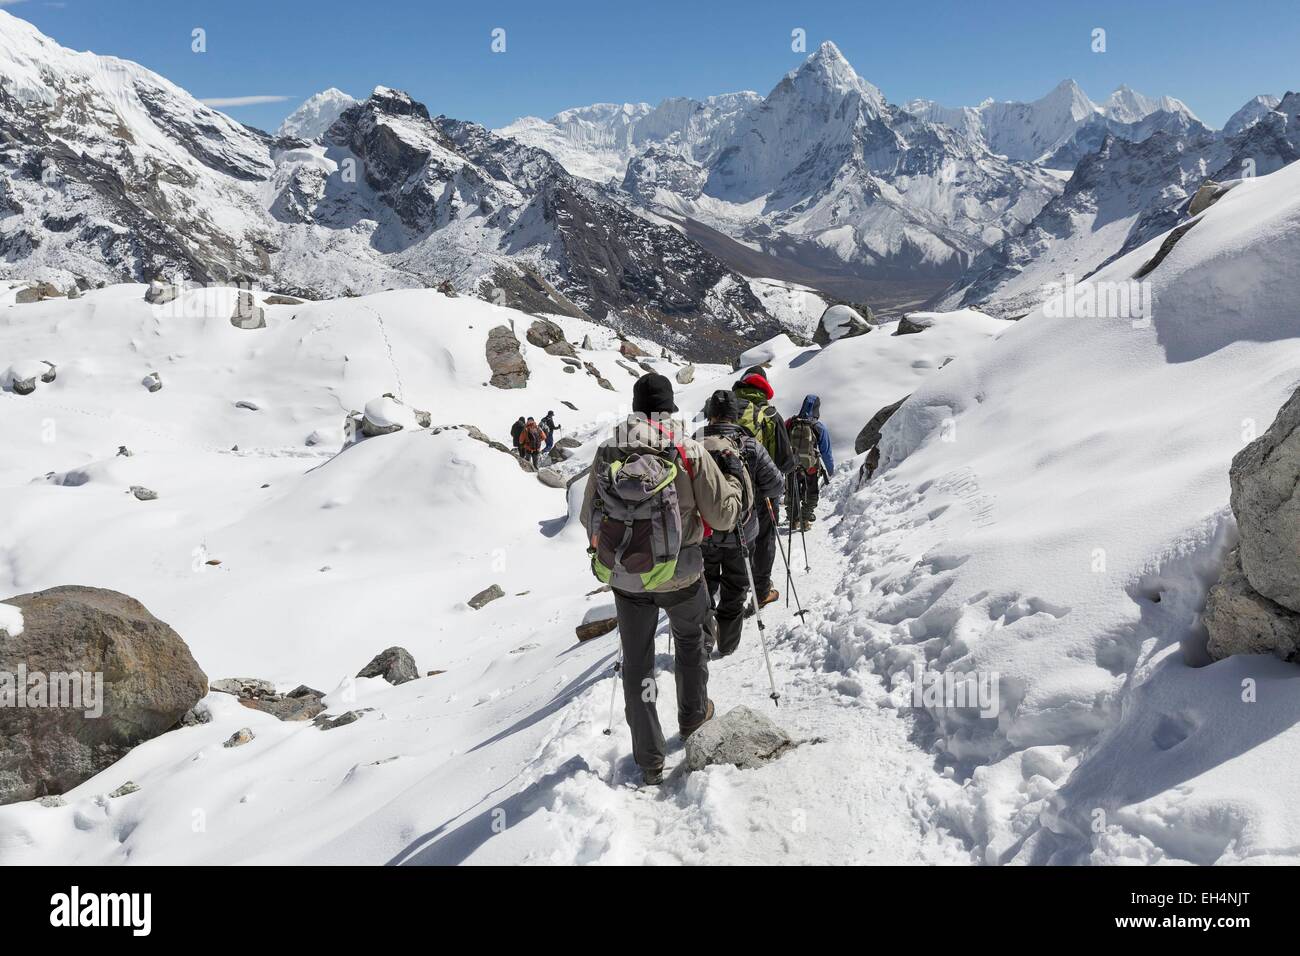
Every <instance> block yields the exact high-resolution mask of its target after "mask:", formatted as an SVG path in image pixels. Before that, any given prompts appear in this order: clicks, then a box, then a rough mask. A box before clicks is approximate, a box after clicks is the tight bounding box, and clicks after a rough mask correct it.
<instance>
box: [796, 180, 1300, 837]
mask: <svg viewBox="0 0 1300 956" xmlns="http://www.w3.org/2000/svg"><path fill="white" fill-rule="evenodd" d="M1160 241H1161V240H1160V239H1156V240H1153V241H1152V242H1151V243H1149V244H1148V245H1146V246H1145V247H1143V248H1142V249H1139V250H1136V251H1135V252H1133V253H1132V254H1130V255H1128V256H1126V257H1125V258H1123V259H1121V260H1118V261H1117V262H1115V263H1113V264H1112V265H1111V266H1109V267H1108V268H1107V269H1105V270H1103V271H1102V272H1101V273H1100V274H1098V275H1097V276H1096V277H1095V279H1096V280H1097V281H1098V282H1120V281H1126V280H1128V279H1129V278H1130V277H1131V276H1132V275H1133V274H1134V273H1135V272H1137V270H1138V269H1139V267H1140V266H1141V265H1142V264H1143V263H1144V262H1146V261H1147V260H1149V259H1150V258H1151V256H1152V255H1153V254H1154V253H1155V251H1156V249H1157V248H1158V247H1159V245H1160ZM1148 279H1149V281H1150V282H1151V293H1152V295H1153V300H1152V301H1153V303H1154V305H1153V310H1152V315H1151V318H1150V321H1147V322H1144V321H1142V320H1141V319H1139V320H1138V321H1136V322H1134V321H1130V320H1129V319H1127V318H1052V317H1048V316H1046V315H1044V314H1043V312H1042V311H1041V310H1040V311H1038V312H1035V313H1033V314H1031V315H1030V316H1028V317H1026V318H1025V319H1024V320H1022V321H1021V322H1020V323H1018V324H1017V325H1016V326H1015V327H1013V328H1011V329H1009V330H1008V331H1006V332H1005V333H1004V334H1003V335H1001V336H1000V338H999V339H998V340H997V341H996V342H995V343H993V344H991V345H990V346H989V347H987V348H986V349H983V350H977V351H975V352H973V353H971V354H969V355H963V356H962V358H961V360H960V361H958V362H957V363H955V364H954V365H953V366H952V367H951V368H948V369H945V370H944V372H943V373H942V374H940V375H937V376H933V377H930V378H928V379H927V380H926V381H925V382H924V383H923V384H921V385H920V386H919V387H918V388H917V389H916V390H915V392H914V393H913V395H912V398H911V399H910V400H909V401H908V402H906V403H905V404H904V405H903V407H902V408H901V409H900V410H899V412H898V413H896V414H895V415H894V417H893V418H891V419H890V421H889V422H888V424H887V425H886V427H885V430H884V434H883V436H882V439H881V443H880V448H881V451H882V455H883V458H882V460H883V462H884V464H885V466H886V468H887V469H888V470H886V471H885V473H884V474H883V476H882V477H880V478H878V479H877V480H876V481H875V482H873V483H872V484H871V485H869V486H868V487H867V488H866V489H864V490H862V491H861V492H858V493H856V494H854V493H852V492H851V490H850V489H841V494H840V498H841V502H842V505H841V506H842V509H843V513H844V516H845V520H844V522H843V523H842V524H841V526H840V527H839V528H838V529H837V530H836V535H837V537H838V538H839V539H840V541H841V542H842V544H843V546H844V547H845V549H846V550H848V551H849V552H850V553H851V561H852V571H851V572H850V574H849V575H848V577H847V578H846V581H845V586H844V588H843V593H842V595H841V597H840V600H839V603H838V606H836V607H834V608H832V609H830V610H829V611H828V612H827V615H826V620H824V621H822V622H821V623H820V625H819V626H818V628H817V630H816V633H815V634H812V635H807V636H806V637H805V640H806V641H807V649H808V651H809V653H810V654H812V655H813V659H814V663H815V664H820V665H822V666H825V667H828V668H835V669H841V670H844V671H846V672H849V673H850V674H852V672H854V671H856V670H858V669H861V668H873V669H876V670H879V671H881V672H883V673H885V674H887V675H889V677H890V680H891V681H892V682H893V684H894V686H895V692H894V698H895V703H896V705H898V706H900V707H909V706H910V705H911V704H912V702H913V695H912V684H913V680H914V677H913V674H914V671H913V668H916V667H919V668H922V669H924V670H926V671H928V672H930V674H931V677H930V678H927V680H928V679H932V677H933V675H934V674H935V673H948V674H949V675H957V674H964V673H966V672H971V676H972V677H988V678H992V679H993V680H995V682H996V687H997V690H998V697H999V700H998V703H997V708H996V717H990V718H981V717H979V716H978V714H977V713H976V712H975V710H974V708H969V707H968V708H965V709H955V708H949V707H942V706H925V707H923V708H922V709H923V710H924V711H925V712H926V713H927V714H928V716H929V718H930V719H931V722H932V726H931V731H932V733H931V739H932V740H933V749H934V750H935V751H936V753H937V754H939V755H940V757H941V760H942V762H944V763H946V764H948V765H950V766H951V768H952V773H953V778H954V779H953V780H948V781H936V783H935V786H934V787H933V788H932V791H931V799H932V801H933V802H934V803H935V804H936V805H938V806H939V807H941V808H942V810H943V813H944V815H945V817H946V818H947V819H948V821H949V822H950V824H951V825H952V826H954V827H955V828H956V829H957V830H958V831H960V832H962V833H964V834H965V835H966V836H967V837H968V838H969V839H970V840H971V841H973V842H974V843H975V844H976V845H977V846H982V847H984V848H985V853H984V856H985V859H986V860H987V861H988V862H1007V861H1011V860H1016V861H1021V862H1035V863H1041V862H1054V863H1076V862H1086V861H1092V862H1098V863H1113V862H1121V861H1137V862H1157V861H1161V860H1183V861H1191V862H1195V863H1214V862H1235V861H1243V860H1251V861H1254V862H1257V861H1262V860H1270V859H1271V860H1275V861H1277V860H1283V859H1284V860H1287V861H1294V859H1295V857H1296V856H1297V855H1298V854H1300V851H1297V849H1296V847H1297V846H1300V821H1297V820H1296V818H1295V814H1294V813H1293V812H1292V810H1291V808H1290V803H1291V800H1292V795H1293V794H1294V793H1295V792H1296V791H1297V789H1300V758H1297V756H1296V755H1297V754H1298V753H1300V694H1298V693H1297V692H1296V679H1297V677H1300V671H1297V670H1296V669H1295V668H1294V667H1293V666H1290V665H1285V664H1282V663H1280V662H1278V661H1276V660H1274V659H1271V658H1264V657H1243V658H1233V659H1230V660H1226V661H1222V662H1220V663H1216V664H1213V665H1210V666H1197V665H1203V664H1205V661H1206V656H1205V653H1204V640H1205V635H1204V631H1203V629H1202V628H1201V626H1200V624H1199V620H1198V615H1199V611H1200V609H1201V607H1202V606H1203V602H1204V594H1205V590H1206V587H1207V586H1208V584H1209V583H1212V581H1213V579H1214V577H1215V576H1216V575H1217V573H1218V567H1219V559H1220V556H1221V554H1222V552H1223V550H1225V549H1226V548H1227V547H1228V546H1229V545H1230V544H1231V539H1232V536H1233V533H1234V529H1233V528H1232V526H1231V516H1230V513H1229V511H1228V508H1227V503H1228V490H1229V489H1228V467H1229V463H1230V462H1231V460H1232V457H1233V455H1234V454H1235V453H1236V452H1237V451H1238V450H1240V449H1241V447H1242V446H1243V445H1244V444H1246V443H1247V442H1248V441H1250V440H1251V439H1252V438H1253V437H1254V435H1255V434H1256V433H1258V432H1262V431H1263V430H1264V429H1265V428H1266V427H1267V426H1268V423H1269V422H1271V421H1272V420H1273V417H1274V415H1275V413H1276V412H1277V409H1278V408H1279V407H1280V406H1281V405H1282V403H1283V402H1284V401H1285V400H1286V399H1287V398H1288V397H1289V396H1290V394H1291V393H1292V391H1293V390H1294V389H1295V387H1296V385H1297V381H1298V380H1300V373H1298V372H1297V371H1296V370H1297V368H1300V318H1298V317H1297V312H1296V309H1295V303H1296V302H1297V301H1300V165H1297V166H1292V167H1289V168H1285V169H1283V170H1281V171H1280V172H1278V173H1275V174H1273V175H1271V176H1268V177H1262V178H1260V179H1258V180H1256V181H1254V182H1252V183H1251V184H1249V186H1248V187H1246V188H1241V189H1236V190H1233V191H1232V192H1231V193H1230V194H1228V195H1227V196H1225V197H1224V198H1223V199H1222V200H1220V201H1219V203H1217V204H1216V205H1215V206H1214V207H1213V208H1211V209H1209V210H1208V211H1207V212H1206V213H1205V214H1204V217H1203V218H1202V220H1201V221H1200V222H1199V223H1198V224H1197V226H1196V227H1195V228H1194V229H1192V230H1191V231H1190V232H1188V233H1187V234H1186V235H1185V236H1184V237H1183V238H1182V239H1181V241H1180V242H1178V244H1177V245H1176V246H1175V247H1174V248H1173V250H1172V251H1171V252H1170V253H1169V255H1168V257H1167V258H1166V259H1165V260H1164V261H1163V262H1162V263H1161V264H1160V265H1159V267H1158V268H1157V269H1155V271H1154V272H1152V273H1151V274H1150V276H1149V277H1148ZM936 321H937V322H941V321H942V320H941V319H936ZM932 326H933V327H931V328H927V329H926V331H925V332H923V333H921V334H917V335H913V336H908V337H907V338H910V339H913V340H916V341H917V342H918V343H920V342H923V341H925V340H926V339H927V337H929V336H932V335H934V334H935V332H936V331H937V328H938V327H941V326H934V323H932ZM877 338H878V337H877V336H866V337H864V338H863V339H859V340H852V341H851V342H849V343H836V344H835V345H834V346H833V348H839V347H841V346H842V345H845V344H849V345H852V344H854V343H857V342H860V343H863V344H866V345H870V344H871V343H872V341H873V340H876V339H877ZM880 338H883V337H880ZM896 341H900V340H896ZM826 391H828V389H824V390H823V393H822V394H823V395H825V394H826Z"/></svg>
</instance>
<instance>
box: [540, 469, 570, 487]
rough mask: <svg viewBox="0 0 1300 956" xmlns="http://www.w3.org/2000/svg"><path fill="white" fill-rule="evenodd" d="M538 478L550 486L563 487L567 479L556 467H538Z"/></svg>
mask: <svg viewBox="0 0 1300 956" xmlns="http://www.w3.org/2000/svg"><path fill="white" fill-rule="evenodd" d="M537 480H538V481H540V482H541V483H542V484H544V485H546V487H548V488H563V487H564V484H565V481H566V480H567V479H566V478H565V477H564V475H563V474H561V473H560V472H558V471H556V470H555V469H554V468H538V469H537Z"/></svg>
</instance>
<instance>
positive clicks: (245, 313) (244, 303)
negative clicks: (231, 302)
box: [230, 292, 266, 330]
mask: <svg viewBox="0 0 1300 956" xmlns="http://www.w3.org/2000/svg"><path fill="white" fill-rule="evenodd" d="M230 324H231V325H233V326H234V327H235V328H237V329H249V330H253V329H264V328H266V312H265V311H264V310H263V309H262V307H261V306H260V305H258V304H257V303H256V302H255V301H254V300H253V293H251V292H240V293H239V296H238V298H236V299H235V310H234V311H233V312H232V313H231V314H230Z"/></svg>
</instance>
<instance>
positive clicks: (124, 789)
mask: <svg viewBox="0 0 1300 956" xmlns="http://www.w3.org/2000/svg"><path fill="white" fill-rule="evenodd" d="M139 789H140V785H139V784H138V783H136V782H135V781H134V780H128V781H127V782H126V783H124V784H122V786H120V787H118V788H117V789H116V790H114V791H113V792H112V793H110V794H109V796H110V797H125V796H126V795H127V794H128V793H135V792H136V791H137V790H139Z"/></svg>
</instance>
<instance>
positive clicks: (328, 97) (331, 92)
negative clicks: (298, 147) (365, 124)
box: [277, 86, 357, 139]
mask: <svg viewBox="0 0 1300 956" xmlns="http://www.w3.org/2000/svg"><path fill="white" fill-rule="evenodd" d="M356 102H357V101H356V100H355V99H354V98H353V97H351V96H349V95H348V94H346V93H344V92H343V91H342V90H340V89H338V88H337V87H333V86H331V87H330V88H329V89H327V90H321V91H320V92H319V93H314V94H312V95H311V96H309V97H307V99H305V100H303V102H302V105H301V106H299V107H298V108H297V109H296V110H294V111H293V112H292V113H290V114H289V115H288V117H286V118H285V121H284V122H283V123H281V124H280V128H279V130H277V133H278V134H279V135H281V136H296V137H298V138H299V139H316V138H317V137H319V136H321V135H322V134H324V132H325V131H326V130H327V129H329V128H330V127H331V126H332V125H334V121H335V120H336V119H338V118H339V116H341V115H342V113H343V111H344V110H346V109H347V108H348V107H349V106H354V105H355V104H356Z"/></svg>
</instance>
